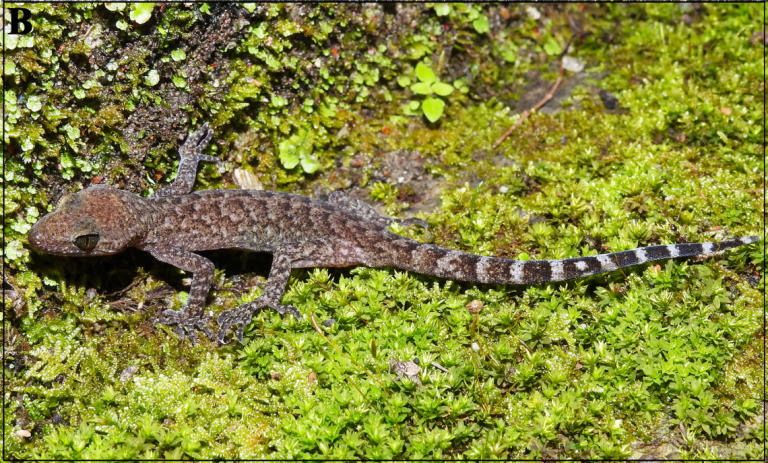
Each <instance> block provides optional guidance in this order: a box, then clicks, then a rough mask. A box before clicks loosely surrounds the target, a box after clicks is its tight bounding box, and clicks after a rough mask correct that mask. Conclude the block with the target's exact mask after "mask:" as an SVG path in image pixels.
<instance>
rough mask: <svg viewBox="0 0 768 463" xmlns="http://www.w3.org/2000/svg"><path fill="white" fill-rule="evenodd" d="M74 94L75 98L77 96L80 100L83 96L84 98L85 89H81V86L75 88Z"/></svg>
mask: <svg viewBox="0 0 768 463" xmlns="http://www.w3.org/2000/svg"><path fill="white" fill-rule="evenodd" d="M74 94H75V98H77V99H78V100H82V99H83V98H85V90H83V89H82V88H78V89H76V90H75V91H74Z"/></svg>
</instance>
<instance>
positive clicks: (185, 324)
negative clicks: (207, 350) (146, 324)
mask: <svg viewBox="0 0 768 463" xmlns="http://www.w3.org/2000/svg"><path fill="white" fill-rule="evenodd" d="M163 315H165V317H161V318H158V319H157V321H156V323H162V324H163V325H176V327H175V328H174V329H173V332H174V333H176V334H178V335H179V337H180V338H182V339H184V338H189V341H190V342H191V343H192V344H194V343H195V341H197V337H196V336H195V331H196V330H200V331H202V332H203V333H205V335H206V336H208V339H213V332H212V331H211V329H210V328H208V327H207V326H206V325H205V324H206V323H207V322H209V321H211V317H208V316H205V315H203V316H201V317H199V318H197V319H194V318H191V317H190V316H189V315H188V314H187V312H186V311H185V310H184V309H182V310H170V309H169V310H166V311H164V312H163Z"/></svg>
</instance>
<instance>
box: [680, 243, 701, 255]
mask: <svg viewBox="0 0 768 463" xmlns="http://www.w3.org/2000/svg"><path fill="white" fill-rule="evenodd" d="M677 247H678V248H679V249H680V255H681V256H695V255H698V254H701V253H703V252H704V248H702V247H701V245H700V244H699V243H690V244H678V245H677Z"/></svg>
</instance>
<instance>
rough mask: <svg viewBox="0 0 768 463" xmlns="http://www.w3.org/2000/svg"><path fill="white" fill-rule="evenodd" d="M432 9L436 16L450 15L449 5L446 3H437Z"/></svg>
mask: <svg viewBox="0 0 768 463" xmlns="http://www.w3.org/2000/svg"><path fill="white" fill-rule="evenodd" d="M434 8H435V14H437V15H438V16H448V15H449V14H450V13H451V5H449V4H447V3H438V4H437V5H435V7H434Z"/></svg>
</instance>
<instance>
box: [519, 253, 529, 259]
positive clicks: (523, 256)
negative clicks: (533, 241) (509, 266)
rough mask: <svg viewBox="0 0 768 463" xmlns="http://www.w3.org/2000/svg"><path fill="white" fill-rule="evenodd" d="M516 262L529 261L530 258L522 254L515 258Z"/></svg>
mask: <svg viewBox="0 0 768 463" xmlns="http://www.w3.org/2000/svg"><path fill="white" fill-rule="evenodd" d="M517 260H531V256H529V255H528V254H527V253H525V252H524V253H522V254H520V255H519V256H517Z"/></svg>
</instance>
